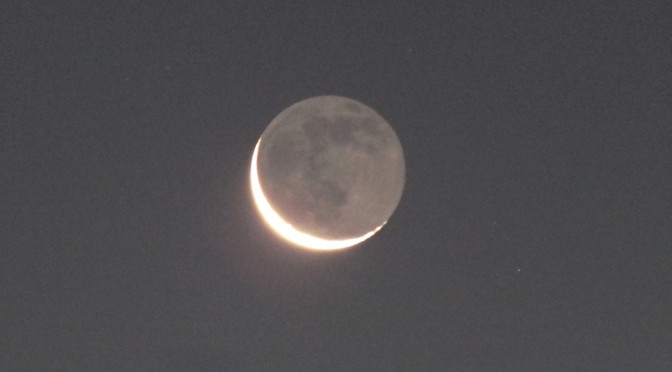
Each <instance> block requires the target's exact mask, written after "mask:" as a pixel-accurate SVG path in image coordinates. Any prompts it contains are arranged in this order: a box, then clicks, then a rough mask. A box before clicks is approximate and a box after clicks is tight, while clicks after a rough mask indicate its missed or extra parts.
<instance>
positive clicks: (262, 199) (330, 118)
mask: <svg viewBox="0 0 672 372" xmlns="http://www.w3.org/2000/svg"><path fill="white" fill-rule="evenodd" d="M405 173H406V170H405V164H404V155H403V151H402V148H401V144H400V143H399V139H398V138H397V136H396V134H395V133H394V130H393V129H392V127H391V126H390V125H389V124H388V123H387V121H385V119H383V118H382V117H381V116H380V115H379V114H378V113H376V112H375V111H374V110H373V109H371V108H369V107H368V106H366V105H364V104H362V103H360V102H357V101H355V100H352V99H349V98H345V97H338V96H319V97H314V98H310V99H307V100H304V101H300V102H298V103H296V104H294V105H292V106H290V107H288V108H287V109H285V110H284V111H282V112H281V113H280V114H279V115H278V116H276V117H275V119H273V121H271V123H270V124H269V126H268V127H267V128H266V130H265V131H264V133H263V134H262V136H261V138H260V139H259V142H258V143H257V146H256V148H255V150H254V155H253V157H252V166H251V171H250V177H251V183H252V194H253V197H254V200H255V203H256V205H257V208H258V209H259V211H260V214H261V215H262V217H263V218H264V219H265V220H266V222H267V223H268V224H269V225H270V226H271V228H273V230H275V231H276V232H277V233H278V234H279V235H281V236H282V237H283V238H285V239H287V240H289V241H290V242H292V243H294V244H297V245H299V246H302V247H305V248H311V249H320V250H330V249H342V248H347V247H350V246H353V245H355V244H357V243H360V242H362V241H364V240H366V239H368V238H369V237H371V236H372V235H373V234H375V233H376V232H377V231H378V230H379V229H380V228H382V227H383V225H385V223H386V222H387V220H388V219H389V218H390V217H391V215H392V213H393V212H394V210H395V209H396V207H397V205H398V204H399V200H400V198H401V194H402V191H403V188H404V179H405Z"/></svg>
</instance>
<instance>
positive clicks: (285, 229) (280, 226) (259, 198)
mask: <svg viewBox="0 0 672 372" xmlns="http://www.w3.org/2000/svg"><path fill="white" fill-rule="evenodd" d="M260 144H261V139H260V140H259V141H258V142H257V145H256V146H255V147H254V154H253V155H252V166H251V167H250V182H251V185H252V197H253V198H254V202H255V204H256V205H257V208H258V210H259V213H260V214H261V216H262V217H263V218H264V220H265V221H266V223H267V224H268V225H269V226H270V227H271V228H272V229H273V230H274V231H275V232H276V233H277V234H278V235H280V236H281V237H283V238H284V239H285V240H287V241H289V242H291V243H293V244H296V245H298V246H300V247H303V248H308V249H314V250H320V251H330V250H337V249H344V248H349V247H352V246H354V245H356V244H359V243H361V242H363V241H365V240H366V239H368V238H370V237H371V236H373V234H375V233H376V232H377V231H378V230H380V229H381V228H382V227H383V226H384V225H385V223H383V224H382V225H380V226H378V227H377V228H376V229H374V230H373V231H369V232H368V233H366V234H364V235H362V236H360V237H357V238H352V239H344V240H327V239H322V238H318V237H316V236H312V235H310V234H307V233H305V232H302V231H299V230H297V229H296V228H294V226H292V225H291V224H289V223H288V222H287V221H285V220H284V219H283V218H282V217H280V215H279V214H278V213H277V212H276V211H275V210H274V209H273V207H271V204H270V203H269V202H268V199H266V196H264V192H263V191H262V189H261V184H260V183H259V174H258V173H257V154H258V153H259V145H260Z"/></svg>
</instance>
